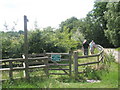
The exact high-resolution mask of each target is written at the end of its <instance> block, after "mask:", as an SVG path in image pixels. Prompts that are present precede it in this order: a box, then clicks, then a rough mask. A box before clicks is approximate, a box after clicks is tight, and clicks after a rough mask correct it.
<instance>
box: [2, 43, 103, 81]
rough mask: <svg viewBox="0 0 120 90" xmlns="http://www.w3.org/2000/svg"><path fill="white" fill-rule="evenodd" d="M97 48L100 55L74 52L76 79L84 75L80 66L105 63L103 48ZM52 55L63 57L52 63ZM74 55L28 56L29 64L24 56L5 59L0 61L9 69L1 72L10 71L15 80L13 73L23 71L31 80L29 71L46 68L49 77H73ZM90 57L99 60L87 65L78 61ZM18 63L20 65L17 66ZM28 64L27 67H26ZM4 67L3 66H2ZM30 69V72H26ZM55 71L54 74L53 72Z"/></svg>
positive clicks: (10, 75)
mask: <svg viewBox="0 0 120 90" xmlns="http://www.w3.org/2000/svg"><path fill="white" fill-rule="evenodd" d="M97 48H98V50H99V53H98V54H93V55H88V56H79V55H78V52H77V51H75V52H74V56H73V57H74V75H75V78H77V77H78V74H80V73H84V72H79V70H78V68H79V67H80V66H87V65H91V64H95V65H97V67H99V64H100V62H101V61H103V57H104V56H103V47H102V46H100V45H97ZM52 55H61V60H60V61H52V57H51V56H52ZM71 57H72V53H71V52H69V53H45V52H44V53H43V54H28V62H26V61H25V60H26V59H25V56H24V55H23V58H15V59H3V60H0V62H2V63H7V65H8V67H2V68H0V71H9V78H10V79H13V71H17V70H23V72H24V77H26V78H29V77H28V76H29V73H30V72H28V70H29V69H34V68H44V72H45V74H46V75H47V76H49V75H69V76H71V72H72V70H71V69H72V59H71ZM90 57H96V58H97V60H96V61H94V62H87V63H81V64H79V63H78V59H82V58H90ZM16 62H18V63H19V64H18V65H17V66H15V64H16ZM26 64H27V65H26ZM1 66H2V64H1ZM26 69H28V70H26ZM58 70H59V71H61V72H60V73H56V71H58ZM52 71H54V72H52Z"/></svg>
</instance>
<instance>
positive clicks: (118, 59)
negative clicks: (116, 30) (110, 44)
mask: <svg viewBox="0 0 120 90" xmlns="http://www.w3.org/2000/svg"><path fill="white" fill-rule="evenodd" d="M104 52H105V53H107V54H110V53H112V55H113V56H115V60H116V62H118V63H120V52H118V51H115V49H111V48H105V49H104Z"/></svg>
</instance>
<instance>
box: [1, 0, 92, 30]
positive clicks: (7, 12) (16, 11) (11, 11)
mask: <svg viewBox="0 0 120 90" xmlns="http://www.w3.org/2000/svg"><path fill="white" fill-rule="evenodd" d="M93 2H94V1H93V0H1V1H0V8H1V12H2V14H1V15H0V17H1V18H2V21H0V24H1V25H3V24H4V22H5V21H6V22H7V23H8V24H9V26H12V24H13V21H17V23H18V25H17V26H18V27H17V29H23V16H24V15H27V17H28V19H29V23H28V28H29V29H30V28H34V21H35V20H37V21H38V25H39V26H40V27H47V26H52V27H58V25H59V24H60V23H61V21H64V20H66V19H68V18H70V17H72V16H75V17H77V18H78V19H79V18H82V17H85V16H86V14H87V13H88V12H89V11H90V10H92V8H93ZM3 28H4V27H3V26H0V29H1V30H2V29H3Z"/></svg>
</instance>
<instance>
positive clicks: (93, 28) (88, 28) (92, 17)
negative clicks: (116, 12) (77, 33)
mask: <svg viewBox="0 0 120 90" xmlns="http://www.w3.org/2000/svg"><path fill="white" fill-rule="evenodd" d="M106 5H107V3H104V2H97V3H95V4H94V8H93V10H92V11H90V12H89V13H88V14H87V17H86V18H84V19H83V20H82V22H83V24H82V26H80V28H81V32H82V33H83V35H84V37H85V38H86V39H88V40H89V41H91V40H94V41H95V42H96V43H97V44H101V45H102V46H104V47H111V46H112V45H111V44H110V42H109V40H108V39H107V38H106V36H105V33H104V30H105V29H106V28H107V27H106V24H107V21H106V20H105V19H104V13H105V12H106V11H107V8H106Z"/></svg>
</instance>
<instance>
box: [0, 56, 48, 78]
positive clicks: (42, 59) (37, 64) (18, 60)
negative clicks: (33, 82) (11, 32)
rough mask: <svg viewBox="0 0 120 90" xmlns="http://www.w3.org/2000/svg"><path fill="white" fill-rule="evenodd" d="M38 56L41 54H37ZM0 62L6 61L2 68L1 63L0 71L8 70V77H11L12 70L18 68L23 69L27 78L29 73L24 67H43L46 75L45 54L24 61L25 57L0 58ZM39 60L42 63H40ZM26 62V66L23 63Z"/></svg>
mask: <svg viewBox="0 0 120 90" xmlns="http://www.w3.org/2000/svg"><path fill="white" fill-rule="evenodd" d="M42 55H43V54H42ZM32 56H34V55H32ZM38 56H41V54H39V55H38ZM23 57H24V56H23ZM0 62H2V63H7V66H8V67H5V68H3V67H2V65H1V67H2V68H0V71H9V78H10V79H13V71H18V70H23V71H24V77H26V78H29V77H27V76H28V75H29V72H28V71H27V72H26V68H27V69H34V68H45V73H46V74H47V75H48V57H47V56H44V57H35V58H28V62H26V61H25V58H15V59H3V60H0ZM41 62H43V63H42V64H41ZM16 63H19V64H16ZM26 63H27V65H28V67H26V65H25V64H26ZM34 64H35V65H34ZM26 74H27V75H26Z"/></svg>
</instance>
